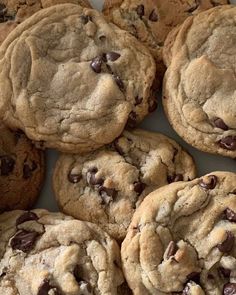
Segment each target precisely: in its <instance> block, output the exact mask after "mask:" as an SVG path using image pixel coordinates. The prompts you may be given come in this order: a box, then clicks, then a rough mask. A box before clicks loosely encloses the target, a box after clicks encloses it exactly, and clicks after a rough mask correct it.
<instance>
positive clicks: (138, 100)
mask: <svg viewBox="0 0 236 295" xmlns="http://www.w3.org/2000/svg"><path fill="white" fill-rule="evenodd" d="M142 101H143V98H142V97H139V96H136V97H135V104H134V105H135V106H137V105H139V104H141V103H142Z"/></svg>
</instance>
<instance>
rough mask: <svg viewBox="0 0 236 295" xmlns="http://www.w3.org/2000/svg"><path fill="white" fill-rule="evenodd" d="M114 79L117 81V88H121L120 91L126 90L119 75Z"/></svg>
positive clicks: (114, 76)
mask: <svg viewBox="0 0 236 295" xmlns="http://www.w3.org/2000/svg"><path fill="white" fill-rule="evenodd" d="M112 76H113V79H114V80H115V82H116V84H117V86H118V87H119V88H120V90H124V89H125V86H124V83H123V81H122V80H121V78H120V77H119V76H118V75H115V74H113V75H112Z"/></svg>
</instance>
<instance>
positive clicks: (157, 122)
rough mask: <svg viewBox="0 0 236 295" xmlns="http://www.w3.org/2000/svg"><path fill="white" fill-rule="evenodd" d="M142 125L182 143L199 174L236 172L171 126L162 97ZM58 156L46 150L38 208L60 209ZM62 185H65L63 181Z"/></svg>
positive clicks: (235, 164) (95, 0)
mask: <svg viewBox="0 0 236 295" xmlns="http://www.w3.org/2000/svg"><path fill="white" fill-rule="evenodd" d="M163 1H165V0H163ZM90 2H91V3H92V4H93V5H94V7H96V8H97V9H101V7H102V4H103V1H102V0H91V1H90ZM231 2H232V3H235V4H236V0H232V1H231ZM141 127H143V128H144V129H147V130H150V131H158V132H162V133H164V134H165V135H167V136H170V137H172V138H173V139H175V140H176V141H177V142H178V143H180V144H181V145H182V146H183V147H184V148H185V149H186V150H188V151H189V152H190V153H191V155H192V156H193V157H194V159H195V161H196V163H197V168H198V175H199V176H201V175H204V174H206V173H209V172H212V171H216V170H222V171H232V172H235V173H236V160H233V159H229V158H224V157H221V156H215V155H211V154H207V153H203V152H200V151H198V150H196V149H195V148H193V147H191V146H190V145H188V144H187V143H186V142H184V141H183V140H182V139H181V138H180V137H179V136H178V135H177V134H176V132H175V131H174V130H173V129H172V128H171V126H170V124H169V122H168V120H167V118H166V117H165V114H164V111H163V109H162V106H161V97H159V105H158V109H157V111H156V112H155V113H153V114H152V115H150V116H149V117H148V118H146V119H145V120H144V122H143V123H142V124H141ZM57 157H58V153H57V152H56V151H53V150H48V151H47V152H46V160H47V172H46V181H45V183H44V187H43V189H42V192H41V196H40V198H39V200H38V202H37V204H36V206H35V207H37V208H46V209H49V210H51V211H57V210H58V208H57V205H56V202H55V198H54V194H53V191H52V185H51V182H52V173H53V167H54V165H55V162H56V159H57ZM61 185H63V183H62V184H61Z"/></svg>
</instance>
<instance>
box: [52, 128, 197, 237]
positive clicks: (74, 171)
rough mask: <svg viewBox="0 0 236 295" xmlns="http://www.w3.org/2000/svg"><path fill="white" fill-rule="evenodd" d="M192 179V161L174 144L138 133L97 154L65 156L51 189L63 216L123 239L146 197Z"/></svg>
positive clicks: (128, 133)
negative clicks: (94, 225) (162, 187)
mask: <svg viewBox="0 0 236 295" xmlns="http://www.w3.org/2000/svg"><path fill="white" fill-rule="evenodd" d="M194 177H196V168H195V164H194V162H193V159H192V157H191V156H190V155H189V154H187V153H186V152H185V151H184V150H183V149H182V148H181V147H180V146H179V145H178V144H177V143H176V142H175V141H174V140H172V139H170V138H168V137H166V136H164V135H162V134H160V133H154V132H148V131H144V130H141V129H137V130H134V131H132V132H129V131H125V132H124V133H123V134H122V135H121V136H120V137H119V138H117V139H116V140H115V141H114V142H113V143H112V144H111V145H109V146H105V147H103V148H101V149H99V150H97V151H95V152H93V153H90V154H86V155H84V156H80V155H70V154H63V155H61V156H60V158H59V159H58V161H57V164H56V167H55V170H54V175H53V187H54V192H55V196H56V199H57V202H58V205H59V207H60V209H61V210H62V211H63V212H65V213H66V214H69V215H72V216H74V217H76V218H78V219H81V220H86V221H91V222H94V223H96V224H99V226H101V227H102V228H103V229H104V230H106V231H107V232H108V233H109V234H110V235H111V236H113V237H114V238H115V239H117V240H119V241H121V240H123V239H124V237H125V235H126V232H127V228H128V226H129V224H130V221H131V218H132V216H133V214H134V212H135V209H136V208H137V207H138V206H139V205H140V203H141V202H142V200H143V199H144V198H145V196H146V195H147V194H149V193H150V192H152V191H153V190H155V189H156V188H158V187H160V186H163V185H165V184H168V183H171V182H174V181H181V180H185V181H187V180H190V179H193V178H194ZM62 184H63V185H62Z"/></svg>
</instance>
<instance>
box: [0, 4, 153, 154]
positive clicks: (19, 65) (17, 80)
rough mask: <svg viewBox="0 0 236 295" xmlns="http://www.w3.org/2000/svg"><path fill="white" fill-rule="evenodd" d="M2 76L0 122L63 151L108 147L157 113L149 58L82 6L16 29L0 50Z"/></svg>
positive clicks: (56, 10)
mask: <svg viewBox="0 0 236 295" xmlns="http://www.w3.org/2000/svg"><path fill="white" fill-rule="evenodd" d="M0 68H1V70H0V88H1V90H0V117H2V118H3V120H4V121H5V122H7V124H8V125H10V126H13V127H17V128H20V129H22V130H24V131H25V133H26V134H27V136H28V137H29V138H31V139H33V140H35V141H43V142H44V145H45V146H46V147H51V148H57V149H59V150H61V151H68V152H88V151H90V150H94V149H96V148H98V147H100V146H102V145H104V144H107V143H110V142H111V141H113V140H114V139H115V138H116V137H117V136H119V135H120V134H121V132H122V131H123V129H124V127H125V125H126V124H128V125H129V126H134V125H135V124H137V123H138V122H140V121H141V120H142V119H143V118H144V117H145V116H146V115H147V114H148V113H149V112H151V111H153V110H154V108H155V106H156V101H155V98H154V96H153V90H152V83H153V80H154V76H155V63H154V60H153V58H152V56H151V55H150V53H149V51H148V50H147V49H146V48H145V47H144V46H143V45H141V44H140V43H139V42H138V41H137V39H136V38H134V37H133V36H131V35H130V34H129V33H127V32H125V31H123V30H120V29H119V28H117V27H116V26H114V25H112V24H108V23H107V22H106V21H105V20H104V18H103V16H102V14H100V13H99V12H98V11H96V10H92V9H87V8H82V7H81V6H79V5H73V4H61V5H56V6H53V7H50V8H47V9H43V10H41V11H39V12H37V13H36V14H34V15H33V16H32V17H30V18H29V19H27V20H26V21H24V22H23V23H21V24H20V25H19V26H18V27H17V28H16V29H15V30H14V31H13V32H12V33H11V34H10V35H9V36H8V38H7V39H6V40H5V42H4V43H3V44H2V46H1V48H0Z"/></svg>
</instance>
